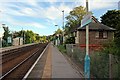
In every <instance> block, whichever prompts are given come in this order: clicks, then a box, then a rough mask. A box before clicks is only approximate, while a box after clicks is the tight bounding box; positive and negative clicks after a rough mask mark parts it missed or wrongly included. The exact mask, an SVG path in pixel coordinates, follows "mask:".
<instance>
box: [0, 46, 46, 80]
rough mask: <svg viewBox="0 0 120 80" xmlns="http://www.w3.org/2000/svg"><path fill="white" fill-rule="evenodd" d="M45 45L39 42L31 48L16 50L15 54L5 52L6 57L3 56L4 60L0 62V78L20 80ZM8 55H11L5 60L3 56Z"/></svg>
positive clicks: (3, 79)
mask: <svg viewBox="0 0 120 80" xmlns="http://www.w3.org/2000/svg"><path fill="white" fill-rule="evenodd" d="M46 46H47V44H39V45H37V46H34V47H32V48H26V49H27V50H26V49H25V50H22V51H20V52H18V54H16V52H15V53H14V54H11V55H8V54H7V57H6V56H5V57H4V58H3V59H4V61H3V62H2V76H1V77H0V79H2V80H8V79H17V80H18V79H20V80H21V79H22V78H23V77H24V76H25V74H26V73H27V71H28V70H29V69H30V67H31V66H32V65H33V64H34V62H35V61H36V60H37V58H38V57H39V56H40V55H41V53H42V51H43V50H44V49H45V47H46ZM13 55H15V56H13ZM10 56H13V57H12V58H9V59H7V60H5V58H8V57H10Z"/></svg>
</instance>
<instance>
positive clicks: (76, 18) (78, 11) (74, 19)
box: [65, 6, 87, 33]
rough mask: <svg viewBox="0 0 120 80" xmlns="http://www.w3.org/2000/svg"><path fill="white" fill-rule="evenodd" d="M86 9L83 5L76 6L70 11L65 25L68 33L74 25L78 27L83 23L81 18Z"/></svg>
mask: <svg viewBox="0 0 120 80" xmlns="http://www.w3.org/2000/svg"><path fill="white" fill-rule="evenodd" d="M86 13H87V12H86V9H85V8H84V7H82V6H79V7H75V8H74V9H73V10H72V11H70V13H69V15H68V16H67V17H66V19H67V23H66V25H65V27H66V28H65V31H67V32H66V33H69V31H70V29H71V28H72V27H76V26H78V25H80V24H81V20H82V18H83V16H84V15H85V14H86Z"/></svg>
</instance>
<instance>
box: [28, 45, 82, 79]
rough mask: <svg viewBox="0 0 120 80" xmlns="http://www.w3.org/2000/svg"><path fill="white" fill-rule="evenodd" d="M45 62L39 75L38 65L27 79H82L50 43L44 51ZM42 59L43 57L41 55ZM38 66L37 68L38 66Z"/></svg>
mask: <svg viewBox="0 0 120 80" xmlns="http://www.w3.org/2000/svg"><path fill="white" fill-rule="evenodd" d="M45 54H46V61H45V65H44V68H43V70H42V71H41V73H42V75H40V74H39V73H40V71H39V69H40V67H39V66H40V63H39V61H38V62H37V64H36V66H35V67H34V68H33V70H32V71H31V72H30V73H29V75H28V78H42V79H46V78H47V79H56V78H62V79H66V78H70V79H71V78H72V79H73V80H74V79H75V78H76V79H79V78H83V76H82V75H81V74H80V73H79V72H78V71H77V70H76V69H75V68H73V66H72V65H71V64H70V62H69V61H68V60H67V59H66V58H65V57H64V56H63V55H62V53H61V52H60V51H59V50H58V49H57V47H56V46H54V45H53V44H52V43H50V44H49V45H48V47H47V49H46V51H45ZM43 57H44V55H43ZM38 65H39V66H38Z"/></svg>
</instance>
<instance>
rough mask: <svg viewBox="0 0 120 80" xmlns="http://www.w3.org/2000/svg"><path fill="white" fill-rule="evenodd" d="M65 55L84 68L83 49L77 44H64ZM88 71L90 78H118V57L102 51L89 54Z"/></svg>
mask: <svg viewBox="0 0 120 80" xmlns="http://www.w3.org/2000/svg"><path fill="white" fill-rule="evenodd" d="M66 51H67V55H68V56H69V57H70V58H71V59H72V60H73V61H74V62H75V63H77V64H78V65H79V66H81V68H82V70H84V58H85V50H84V49H82V48H81V47H80V46H79V44H66ZM90 72H91V77H92V78H119V79H120V57H118V56H115V55H109V54H106V53H103V52H100V51H99V52H96V51H94V52H92V53H91V54H90Z"/></svg>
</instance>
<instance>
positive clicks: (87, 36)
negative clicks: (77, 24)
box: [86, 25, 89, 55]
mask: <svg viewBox="0 0 120 80" xmlns="http://www.w3.org/2000/svg"><path fill="white" fill-rule="evenodd" d="M88 53H89V26H88V25H87V26H86V55H89V54H88Z"/></svg>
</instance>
